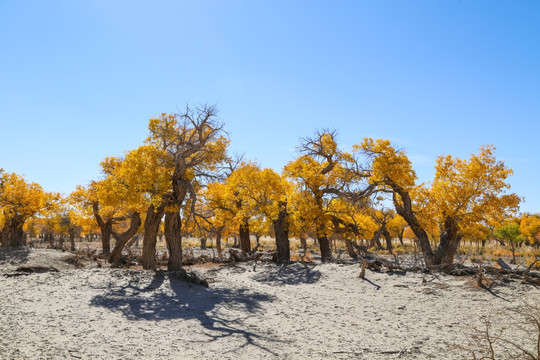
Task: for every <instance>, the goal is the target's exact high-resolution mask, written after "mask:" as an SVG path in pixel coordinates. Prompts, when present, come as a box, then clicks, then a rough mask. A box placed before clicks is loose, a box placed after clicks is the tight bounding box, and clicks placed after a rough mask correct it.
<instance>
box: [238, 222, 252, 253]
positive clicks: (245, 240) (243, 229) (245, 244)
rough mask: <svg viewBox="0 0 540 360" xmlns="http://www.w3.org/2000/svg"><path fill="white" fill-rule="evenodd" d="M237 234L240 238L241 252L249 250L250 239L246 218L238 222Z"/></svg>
mask: <svg viewBox="0 0 540 360" xmlns="http://www.w3.org/2000/svg"><path fill="white" fill-rule="evenodd" d="M238 236H239V238H240V250H242V253H244V254H247V253H249V252H251V241H250V239H249V222H248V220H247V219H244V221H243V222H242V223H241V224H240V227H239V228H238Z"/></svg>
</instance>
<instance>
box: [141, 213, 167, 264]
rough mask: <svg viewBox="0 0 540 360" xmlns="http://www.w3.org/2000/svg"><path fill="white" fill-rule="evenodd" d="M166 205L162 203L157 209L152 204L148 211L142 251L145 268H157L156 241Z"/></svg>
mask: <svg viewBox="0 0 540 360" xmlns="http://www.w3.org/2000/svg"><path fill="white" fill-rule="evenodd" d="M164 209H165V205H163V204H162V205H160V206H159V207H158V208H157V209H156V208H155V207H154V205H150V206H149V207H148V210H147V211H146V219H145V220H144V238H143V251H142V265H143V269H147V270H155V268H156V242H157V234H158V231H159V224H160V223H161V218H162V217H163V211H164Z"/></svg>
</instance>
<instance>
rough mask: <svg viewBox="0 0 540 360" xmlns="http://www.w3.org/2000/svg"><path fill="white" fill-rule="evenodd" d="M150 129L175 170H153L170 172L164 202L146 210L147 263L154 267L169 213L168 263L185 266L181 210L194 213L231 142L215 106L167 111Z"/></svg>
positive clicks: (173, 266) (147, 266)
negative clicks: (160, 230)
mask: <svg viewBox="0 0 540 360" xmlns="http://www.w3.org/2000/svg"><path fill="white" fill-rule="evenodd" d="M148 128H149V130H150V135H149V136H148V139H147V143H148V144H150V145H153V146H154V147H155V148H157V149H159V150H160V151H162V152H163V154H164V161H163V163H164V164H167V166H170V167H171V171H170V172H169V170H165V171H164V170H163V169H154V170H155V171H164V173H166V174H168V176H169V189H168V191H167V193H165V194H163V196H162V200H161V203H160V204H159V205H158V206H157V207H154V208H153V209H151V210H152V212H150V211H148V212H147V214H146V220H145V237H144V243H143V259H142V260H143V267H144V268H145V269H153V268H155V245H156V235H157V229H158V228H159V224H160V222H161V218H162V217H163V214H165V221H164V233H165V239H166V241H167V248H168V251H169V259H168V265H167V267H168V269H169V270H179V269H180V268H181V267H182V216H181V212H183V213H184V214H186V216H187V218H186V217H184V222H185V223H188V222H189V221H190V219H191V217H192V216H195V210H196V202H197V201H196V200H197V190H198V189H199V188H200V187H201V184H202V182H204V181H205V179H206V178H212V177H215V176H216V172H217V171H219V166H220V164H221V163H222V162H223V161H224V160H226V159H227V155H226V149H227V146H228V144H229V140H228V138H227V137H225V136H224V132H223V129H222V125H221V124H220V123H219V122H218V121H217V109H216V108H215V107H214V106H207V105H202V106H199V107H196V108H191V107H189V106H188V107H186V109H185V111H183V112H182V113H181V114H162V115H161V116H159V117H157V118H152V119H150V121H149V125H148ZM186 204H189V211H186V210H188V209H186V208H184V207H185V206H186Z"/></svg>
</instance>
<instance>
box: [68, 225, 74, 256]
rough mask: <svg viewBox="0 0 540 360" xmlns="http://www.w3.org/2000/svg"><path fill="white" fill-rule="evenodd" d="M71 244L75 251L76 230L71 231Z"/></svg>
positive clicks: (71, 248)
mask: <svg viewBox="0 0 540 360" xmlns="http://www.w3.org/2000/svg"><path fill="white" fill-rule="evenodd" d="M69 244H70V250H71V251H75V232H73V231H71V230H70V231H69Z"/></svg>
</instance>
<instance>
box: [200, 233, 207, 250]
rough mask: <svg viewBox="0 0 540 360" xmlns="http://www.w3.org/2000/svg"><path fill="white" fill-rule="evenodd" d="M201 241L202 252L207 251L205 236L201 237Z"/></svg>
mask: <svg viewBox="0 0 540 360" xmlns="http://www.w3.org/2000/svg"><path fill="white" fill-rule="evenodd" d="M200 241H201V250H206V237H205V236H203V237H201V239H200Z"/></svg>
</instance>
